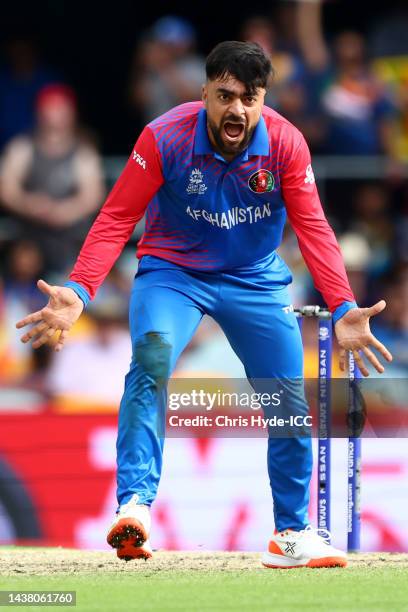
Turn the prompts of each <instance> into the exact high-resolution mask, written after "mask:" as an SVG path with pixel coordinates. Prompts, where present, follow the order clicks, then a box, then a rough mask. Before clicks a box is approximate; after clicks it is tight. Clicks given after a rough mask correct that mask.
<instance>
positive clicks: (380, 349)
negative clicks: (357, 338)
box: [369, 334, 392, 361]
mask: <svg viewBox="0 0 408 612" xmlns="http://www.w3.org/2000/svg"><path fill="white" fill-rule="evenodd" d="M369 344H370V345H371V346H373V347H374V348H375V349H376V350H377V351H378V352H379V353H380V354H381V355H382V356H383V357H384V359H386V360H387V361H392V355H391V353H390V352H389V350H388V349H387V348H386V347H385V346H384V345H383V344H382V343H381V342H380V341H379V340H377V338H376V337H375V336H373V335H372V334H371V336H370V340H369Z"/></svg>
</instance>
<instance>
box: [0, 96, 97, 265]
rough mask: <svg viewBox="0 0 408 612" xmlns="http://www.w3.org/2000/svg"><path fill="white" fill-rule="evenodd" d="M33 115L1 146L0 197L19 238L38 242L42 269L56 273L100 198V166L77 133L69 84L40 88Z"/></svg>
mask: <svg viewBox="0 0 408 612" xmlns="http://www.w3.org/2000/svg"><path fill="white" fill-rule="evenodd" d="M36 118H37V124H36V128H35V131H34V132H33V134H29V135H26V136H19V137H16V138H14V139H13V140H12V141H11V142H10V143H9V145H8V146H7V148H6V151H5V154H4V159H3V163H2V167H1V172H0V201H1V203H2V204H3V206H4V208H5V209H6V210H7V211H8V212H9V213H11V215H13V216H14V217H15V218H16V219H17V220H18V227H19V234H20V236H21V238H29V239H30V240H31V241H32V242H34V243H36V244H37V245H38V246H39V248H40V250H41V253H42V256H43V257H44V261H45V269H46V271H47V272H55V273H62V272H63V271H64V270H65V269H66V267H68V266H69V265H70V264H71V262H72V260H73V258H74V257H75V254H76V251H77V242H78V241H81V240H82V239H83V236H84V234H85V232H86V229H87V227H88V225H89V222H90V217H91V216H92V215H93V213H94V212H95V211H96V209H97V207H98V205H99V204H100V202H101V201H102V198H103V195H104V187H103V179H102V172H101V165H100V160H99V156H98V153H97V151H96V149H95V148H94V146H93V145H92V144H90V143H89V142H87V141H86V140H84V139H83V138H82V137H81V135H80V133H79V129H78V124H77V104H76V97H75V94H74V92H73V91H72V90H71V89H70V88H69V87H67V86H65V85H59V84H56V85H49V86H46V87H44V88H43V89H42V90H41V91H40V93H39V95H38V98H37V105H36Z"/></svg>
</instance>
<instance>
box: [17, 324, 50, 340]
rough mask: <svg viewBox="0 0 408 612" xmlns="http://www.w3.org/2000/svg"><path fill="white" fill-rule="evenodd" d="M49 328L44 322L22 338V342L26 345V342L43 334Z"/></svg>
mask: <svg viewBox="0 0 408 612" xmlns="http://www.w3.org/2000/svg"><path fill="white" fill-rule="evenodd" d="M47 328H48V325H47V323H44V321H42V322H41V323H39V324H38V325H36V326H35V327H32V328H31V329H30V331H28V332H27V333H25V334H24V336H22V337H21V342H24V344H25V343H26V342H28V341H29V340H31V338H34V336H38V334H41V333H42V332H43V331H44V330H45V329H47Z"/></svg>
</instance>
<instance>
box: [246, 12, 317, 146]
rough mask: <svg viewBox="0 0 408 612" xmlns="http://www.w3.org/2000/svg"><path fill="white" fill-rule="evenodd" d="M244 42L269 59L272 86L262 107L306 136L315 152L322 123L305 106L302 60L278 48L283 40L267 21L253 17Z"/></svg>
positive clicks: (291, 52)
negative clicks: (255, 44)
mask: <svg viewBox="0 0 408 612" xmlns="http://www.w3.org/2000/svg"><path fill="white" fill-rule="evenodd" d="M241 37H242V40H244V41H249V42H256V43H258V44H259V45H260V46H261V47H262V48H263V50H264V51H265V53H267V55H268V56H269V57H270V58H271V62H272V66H273V67H274V74H273V78H271V84H270V85H271V86H270V88H269V89H268V91H267V94H266V96H265V104H267V105H268V106H271V107H272V108H273V109H274V110H276V111H278V112H279V113H281V114H282V115H283V116H284V117H285V118H286V119H288V120H289V121H291V122H292V123H294V124H295V125H296V127H298V128H299V129H300V130H301V131H302V132H303V134H304V135H305V137H306V139H307V141H308V143H309V144H310V146H311V147H312V148H314V149H316V148H317V147H318V145H319V144H320V142H321V140H322V137H323V132H322V128H321V120H320V117H319V116H316V113H315V112H314V109H313V108H311V107H310V105H309V104H308V97H307V93H306V85H307V83H306V69H305V65H304V63H303V61H302V59H301V58H300V57H299V56H298V55H297V54H296V53H295V52H294V51H293V50H291V49H290V47H291V45H290V44H289V45H286V48H281V45H283V44H284V43H283V41H282V38H280V39H279V38H278V35H277V31H276V29H275V28H274V26H273V24H272V22H271V21H270V20H269V19H268V18H267V17H261V16H254V17H250V18H249V19H247V20H246V21H245V22H244V23H243V25H242V28H241Z"/></svg>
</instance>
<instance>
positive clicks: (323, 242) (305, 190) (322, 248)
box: [281, 136, 392, 376]
mask: <svg viewBox="0 0 408 612" xmlns="http://www.w3.org/2000/svg"><path fill="white" fill-rule="evenodd" d="M281 184H282V195H283V200H284V202H285V205H286V210H287V213H288V218H289V221H290V223H291V225H292V227H293V229H294V231H295V233H296V236H297V239H298V243H299V248H300V250H301V253H302V255H303V258H304V260H305V262H306V264H307V267H308V268H309V270H310V273H311V275H312V277H313V281H314V284H315V287H316V289H317V290H318V291H320V293H321V294H322V296H323V298H324V300H325V302H326V303H327V305H328V307H329V309H330V311H331V312H332V315H333V321H334V323H335V331H336V336H337V339H338V341H339V345H340V348H341V354H340V367H341V369H343V370H344V368H345V357H346V351H347V350H351V351H353V355H354V358H355V360H356V362H357V364H358V366H359V368H360V370H361V373H362V374H363V375H364V376H368V374H369V372H368V369H367V367H366V365H365V363H364V361H363V358H362V355H361V353H364V354H365V356H366V357H367V359H368V360H369V361H370V362H371V363H372V364H373V366H374V367H375V368H376V370H377V371H378V372H383V371H384V367H383V366H382V365H381V364H380V362H379V361H378V359H377V357H376V356H375V354H374V353H373V352H372V350H371V349H370V348H369V347H370V346H371V347H374V348H375V349H376V350H378V351H379V353H380V354H381V355H382V356H383V357H384V358H385V359H386V360H387V361H391V359H392V357H391V354H390V353H389V351H388V350H387V349H386V348H385V346H384V345H383V344H381V343H380V342H379V341H378V340H377V339H376V338H375V336H374V335H373V334H372V333H371V331H370V325H369V319H370V317H371V316H373V315H376V314H378V313H379V312H381V311H382V310H383V309H384V308H385V302H384V300H381V301H380V302H378V303H377V304H375V305H374V306H371V308H359V307H358V306H357V304H356V302H355V299H354V296H353V292H352V290H351V288H350V285H349V282H348V279H347V274H346V270H345V267H344V263H343V258H342V255H341V252H340V248H339V245H338V243H337V240H336V237H335V235H334V232H333V230H332V228H331V227H330V225H329V223H328V221H327V219H326V217H325V214H324V211H323V208H322V205H321V203H320V198H319V194H318V191H317V187H316V182H315V178H314V175H313V170H312V166H311V159H310V153H309V148H308V146H307V144H306V141H305V139H304V138H303V136H300V137H299V139H298V142H297V143H296V145H295V146H294V148H293V152H292V153H291V155H290V158H289V160H288V163H287V166H286V168H285V170H284V172H283V176H282V181H281ZM360 352H361V353H360Z"/></svg>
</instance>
